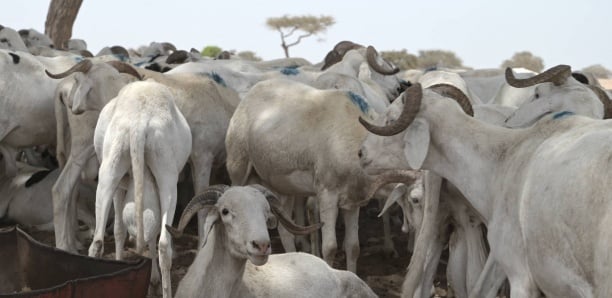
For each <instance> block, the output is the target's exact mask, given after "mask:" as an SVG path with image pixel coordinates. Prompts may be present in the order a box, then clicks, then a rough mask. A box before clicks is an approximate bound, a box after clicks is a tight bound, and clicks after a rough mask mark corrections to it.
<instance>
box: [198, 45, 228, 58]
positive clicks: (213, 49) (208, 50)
mask: <svg viewBox="0 0 612 298" xmlns="http://www.w3.org/2000/svg"><path fill="white" fill-rule="evenodd" d="M221 51H223V50H222V49H221V48H220V47H218V46H206V47H204V49H202V56H204V57H212V58H216V57H217V56H218V55H219V54H220V53H221Z"/></svg>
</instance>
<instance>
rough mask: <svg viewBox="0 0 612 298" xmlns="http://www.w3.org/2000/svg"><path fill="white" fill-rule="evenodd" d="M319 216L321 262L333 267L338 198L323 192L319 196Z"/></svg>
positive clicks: (336, 246) (333, 194)
mask: <svg viewBox="0 0 612 298" xmlns="http://www.w3.org/2000/svg"><path fill="white" fill-rule="evenodd" d="M318 197H319V200H320V202H319V206H320V208H319V214H320V215H321V222H322V223H323V227H322V228H321V235H322V248H323V260H325V262H327V264H329V265H330V266H332V267H333V265H334V258H335V257H336V250H337V249H338V243H337V242H336V220H337V219H338V196H337V195H336V194H335V193H330V191H328V190H323V191H322V192H321V193H320V194H319V196H318Z"/></svg>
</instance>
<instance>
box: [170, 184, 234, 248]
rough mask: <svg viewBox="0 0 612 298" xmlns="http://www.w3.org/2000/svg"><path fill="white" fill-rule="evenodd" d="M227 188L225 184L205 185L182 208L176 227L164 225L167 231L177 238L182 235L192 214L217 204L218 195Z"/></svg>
mask: <svg viewBox="0 0 612 298" xmlns="http://www.w3.org/2000/svg"><path fill="white" fill-rule="evenodd" d="M228 188H229V186H227V185H223V184H217V185H212V186H209V187H207V188H206V189H205V190H204V191H203V192H201V193H200V194H198V195H196V196H194V197H193V198H192V199H191V201H189V203H188V204H187V206H186V207H185V210H183V214H181V219H180V220H179V224H178V228H177V229H175V228H173V227H171V226H168V225H166V229H168V232H170V234H172V236H173V237H175V238H178V237H180V236H181V235H183V230H184V229H185V227H186V226H187V224H188V223H189V221H190V220H191V218H192V217H193V215H194V214H196V213H197V212H198V211H200V210H201V209H204V208H211V207H213V206H215V204H217V200H219V197H221V195H223V193H224V192H225V191H226V190H227V189H228Z"/></svg>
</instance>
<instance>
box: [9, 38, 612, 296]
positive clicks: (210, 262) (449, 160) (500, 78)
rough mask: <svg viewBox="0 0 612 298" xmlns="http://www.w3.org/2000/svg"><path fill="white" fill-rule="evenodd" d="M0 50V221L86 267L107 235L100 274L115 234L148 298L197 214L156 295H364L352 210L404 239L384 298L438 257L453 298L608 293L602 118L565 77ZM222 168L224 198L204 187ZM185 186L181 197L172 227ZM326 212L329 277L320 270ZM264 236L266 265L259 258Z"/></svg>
mask: <svg viewBox="0 0 612 298" xmlns="http://www.w3.org/2000/svg"><path fill="white" fill-rule="evenodd" d="M0 48H1V50H0V67H1V68H2V69H3V71H2V75H1V77H0V89H1V90H2V92H1V93H0V124H1V125H0V153H1V154H2V159H1V160H2V164H3V168H2V169H1V171H0V192H1V193H2V195H3V196H5V197H3V198H2V199H1V201H0V215H1V216H0V218H4V219H8V220H11V221H13V222H17V223H19V224H22V225H26V226H31V227H35V228H37V229H48V230H53V231H54V232H55V244H56V246H57V247H58V248H60V249H64V250H68V251H72V252H77V251H78V250H79V249H82V248H84V247H86V245H89V255H90V256H94V257H102V256H103V253H104V236H105V233H106V230H107V221H108V220H114V222H113V225H112V226H113V236H114V239H115V257H116V258H117V259H122V257H123V253H122V252H123V250H124V246H125V241H126V238H127V235H128V234H129V235H130V236H131V237H133V238H134V239H135V242H136V252H137V253H139V254H144V253H145V248H146V250H148V253H149V254H148V255H150V256H151V257H152V258H153V260H154V262H153V263H154V266H153V269H152V273H151V286H150V289H149V291H150V293H151V294H155V293H158V292H161V293H162V294H163V297H171V296H172V293H173V285H172V284H171V281H170V269H171V267H172V255H173V246H172V238H173V237H180V236H181V235H182V233H183V230H184V229H185V227H186V226H187V224H188V223H189V221H190V219H191V218H192V217H197V227H198V239H199V244H198V252H197V255H196V257H195V260H194V261H193V264H192V265H191V266H190V267H189V270H188V272H187V274H186V275H185V276H184V277H183V279H182V280H181V282H180V283H179V284H178V286H177V285H174V288H175V289H176V297H201V296H205V297H375V296H376V294H375V293H374V292H373V291H372V290H371V289H370V288H369V287H368V285H367V284H366V283H365V282H364V281H362V280H361V279H360V278H359V277H358V276H357V275H355V272H356V271H357V259H358V257H359V254H360V244H359V237H358V235H359V233H358V219H359V209H360V207H362V206H364V205H365V204H367V203H368V201H369V200H370V199H372V198H374V199H379V200H380V202H381V209H382V211H381V216H383V220H384V221H385V222H387V221H388V217H387V213H386V212H385V211H386V210H388V209H389V208H390V207H391V206H392V205H393V204H395V203H397V204H398V205H399V206H400V207H401V209H402V211H403V221H404V223H403V226H402V230H403V231H405V232H408V231H409V230H413V231H416V235H415V236H414V237H415V241H414V247H413V248H412V250H413V255H412V259H411V262H410V266H408V264H405V265H406V266H407V267H408V272H407V274H406V277H405V280H404V283H403V286H402V296H403V297H430V295H431V293H430V290H431V288H432V285H433V282H434V276H435V272H436V269H437V268H438V264H439V262H440V259H441V255H442V251H443V250H444V249H446V248H447V247H448V250H449V255H448V263H447V279H448V282H449V286H450V287H451V288H452V289H453V292H454V295H455V296H456V297H496V296H497V294H498V293H499V291H500V288H501V287H502V284H503V283H504V282H505V281H506V280H507V281H508V282H509V286H510V295H511V297H540V296H541V295H545V296H548V297H612V283H610V282H609V281H610V276H612V250H610V246H611V245H612V229H611V228H610V227H609V226H610V225H612V204H610V203H609V202H608V200H607V199H608V198H609V197H610V195H609V193H608V190H609V189H610V187H609V186H607V185H609V184H608V183H607V182H608V181H609V180H610V179H608V176H609V174H606V173H608V169H609V168H610V166H611V163H612V151H610V150H609V145H608V144H610V142H611V141H612V137H611V136H610V132H612V131H611V130H612V124H610V123H609V122H607V121H603V120H602V119H604V118H608V117H610V116H612V105H611V103H610V99H609V97H608V91H607V90H605V89H603V88H602V87H601V86H600V85H599V84H598V82H597V80H596V79H594V78H593V77H592V76H590V75H589V74H587V73H578V72H572V70H571V68H570V67H569V66H567V65H559V66H555V67H553V68H551V69H549V70H546V71H545V72H543V73H540V74H536V73H533V72H529V71H525V70H521V69H515V70H512V69H507V70H506V71H505V73H504V72H502V71H501V70H469V71H468V70H452V69H436V70H428V71H424V70H406V71H400V70H399V69H397V68H396V67H395V66H394V65H393V64H392V63H390V62H389V61H387V60H385V59H383V58H382V57H381V56H380V55H379V54H378V52H377V51H376V49H375V48H374V47H372V46H368V47H365V46H362V45H360V44H356V43H353V42H349V41H343V42H340V43H338V44H337V45H336V46H335V47H334V48H333V49H332V50H331V51H330V52H329V53H328V54H327V56H326V57H325V59H324V61H322V62H321V63H318V64H314V65H313V64H311V63H309V62H308V61H306V60H304V59H300V58H287V59H278V60H270V61H263V62H253V61H246V60H241V59H239V58H237V57H234V56H233V55H231V54H229V53H223V55H220V56H219V57H218V58H217V59H205V58H203V57H201V56H200V55H199V53H197V51H195V50H192V51H190V52H187V51H183V50H177V49H176V48H175V47H174V46H172V45H171V44H170V43H151V45H150V46H149V47H146V48H143V49H141V50H140V51H135V50H129V51H128V50H126V49H124V48H122V47H120V46H114V47H109V48H105V49H103V50H102V51H100V53H98V54H97V55H95V56H94V55H92V54H91V53H89V52H88V51H87V48H86V44H85V42H83V41H81V40H71V41H69V42H68V43H67V44H66V45H63V47H62V48H63V49H62V50H60V49H57V48H54V47H53V46H52V43H51V41H50V40H49V38H48V37H46V36H44V35H43V34H41V33H39V32H36V31H35V30H21V31H19V32H17V31H15V30H13V29H11V28H8V27H1V26H0ZM608 140H610V141H608ZM55 161H57V165H56V164H54V162H55ZM186 165H188V167H186ZM185 169H189V171H188V172H187V173H185ZM224 170H227V174H229V180H230V181H231V186H228V185H223V184H214V185H211V177H212V176H214V174H215V173H216V172H218V171H224ZM185 175H188V176H190V177H191V180H192V181H193V191H194V193H195V194H196V195H195V196H194V197H193V199H192V200H191V201H190V202H189V203H188V205H187V206H186V207H185V209H184V210H183V212H182V215H181V216H180V221H179V224H178V228H173V227H172V223H173V219H174V217H175V212H176V210H177V192H178V189H177V183H178V182H179V180H180V179H182V178H181V177H183V176H185ZM49 197H52V201H51V200H49ZM94 202H95V204H94ZM93 205H95V211H92V206H93ZM32 206H36V208H33V207H32ZM111 206H112V207H113V210H112V211H113V212H111ZM339 213H341V215H342V216H341V218H342V219H343V224H344V227H345V232H344V240H343V241H342V243H343V250H344V252H345V255H346V268H347V270H346V271H345V270H336V269H333V268H332V267H330V265H331V264H333V260H334V257H335V256H336V251H337V249H338V248H337V239H336V221H337V219H338V216H339ZM111 214H112V216H111ZM306 215H308V216H306ZM305 217H307V218H308V219H305ZM79 221H80V222H81V223H84V224H85V225H87V226H88V227H89V229H92V230H93V239H91V236H92V234H88V233H82V232H80V228H79ZM279 222H280V225H278V223H279ZM295 222H298V223H299V224H296V223H295ZM276 227H278V231H279V235H280V238H281V241H282V244H283V247H284V249H285V251H288V252H287V253H284V254H271V244H270V236H269V234H268V229H273V228H276ZM319 230H320V233H321V239H320V241H319V240H318V238H317V237H314V236H316V235H318V233H319ZM384 232H385V237H386V238H385V245H386V248H387V249H389V250H392V249H393V246H392V245H393V242H392V241H391V239H390V236H389V235H388V229H385V231H384ZM83 234H85V235H83ZM295 235H311V236H313V237H311V239H312V240H313V241H312V242H310V241H308V239H307V238H305V237H295ZM296 243H299V245H300V246H301V247H302V248H308V249H307V250H310V251H312V252H314V253H317V252H320V254H321V258H319V257H317V256H315V255H312V254H306V253H298V252H295V251H296Z"/></svg>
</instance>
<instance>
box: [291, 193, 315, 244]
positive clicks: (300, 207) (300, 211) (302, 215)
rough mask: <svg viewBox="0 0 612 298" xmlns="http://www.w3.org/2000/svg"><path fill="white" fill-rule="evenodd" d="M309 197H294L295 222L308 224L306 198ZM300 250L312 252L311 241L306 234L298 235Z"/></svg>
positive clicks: (297, 240) (303, 224)
mask: <svg viewBox="0 0 612 298" xmlns="http://www.w3.org/2000/svg"><path fill="white" fill-rule="evenodd" d="M307 199H308V198H294V205H293V212H294V217H295V223H296V224H298V225H302V226H306V225H307V223H306V200H307ZM295 242H297V245H298V247H299V248H300V251H303V252H311V247H310V242H309V241H308V238H307V237H306V236H296V240H295Z"/></svg>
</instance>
